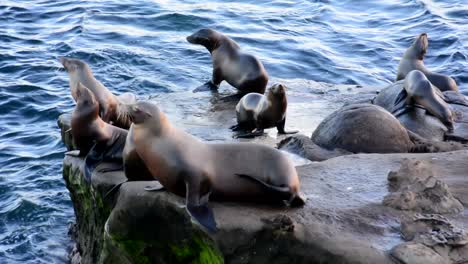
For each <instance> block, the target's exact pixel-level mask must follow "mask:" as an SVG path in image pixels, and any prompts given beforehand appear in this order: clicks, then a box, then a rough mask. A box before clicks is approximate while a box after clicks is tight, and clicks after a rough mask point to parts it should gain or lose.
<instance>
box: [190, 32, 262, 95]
mask: <svg viewBox="0 0 468 264" xmlns="http://www.w3.org/2000/svg"><path fill="white" fill-rule="evenodd" d="M187 41H188V42H190V43H192V44H200V45H202V46H204V47H205V48H206V49H208V51H209V52H210V53H211V59H212V62H213V75H212V78H211V81H209V82H208V83H206V84H205V85H204V86H202V87H199V88H197V89H195V90H194V92H197V91H202V90H206V89H207V88H211V89H218V87H219V85H220V84H221V82H222V81H223V80H225V81H227V82H228V83H229V84H230V85H232V86H234V87H235V88H237V89H238V90H239V92H240V93H251V92H254V93H260V94H263V93H264V92H265V88H266V85H267V83H268V74H267V72H266V70H265V68H264V67H263V64H262V63H261V62H260V61H259V60H258V59H257V58H256V57H255V56H253V55H250V54H247V53H244V52H242V51H241V50H240V47H239V45H238V44H237V43H236V42H235V41H234V40H232V39H230V38H229V37H227V36H225V35H223V34H221V33H220V32H217V31H215V30H213V29H200V30H199V31H197V32H195V33H193V34H192V35H190V36H188V37H187Z"/></svg>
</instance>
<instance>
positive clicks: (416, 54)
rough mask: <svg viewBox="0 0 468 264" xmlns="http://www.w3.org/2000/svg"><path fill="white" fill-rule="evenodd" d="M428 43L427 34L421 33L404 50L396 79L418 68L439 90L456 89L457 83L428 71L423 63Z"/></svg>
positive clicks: (447, 77) (400, 78)
mask: <svg viewBox="0 0 468 264" xmlns="http://www.w3.org/2000/svg"><path fill="white" fill-rule="evenodd" d="M428 45H429V42H428V39H427V34H426V33H422V34H421V35H419V36H418V37H417V38H416V39H415V40H414V42H413V44H412V45H411V46H410V47H409V48H408V49H407V50H406V52H405V54H404V55H403V58H402V59H401V61H400V64H399V65H398V73H397V78H396V80H397V81H398V80H402V79H404V78H405V77H406V75H407V74H408V73H409V72H411V71H412V70H420V71H421V72H423V73H424V74H425V75H426V76H427V78H428V79H429V81H430V82H431V83H432V84H434V85H435V86H436V87H437V88H439V89H440V90H441V91H449V90H452V91H458V86H457V83H456V82H455V80H454V79H452V78H451V77H450V76H447V75H444V74H439V73H434V72H431V71H429V70H428V69H427V68H426V66H425V65H424V61H423V60H424V55H425V54H426V51H427V47H428Z"/></svg>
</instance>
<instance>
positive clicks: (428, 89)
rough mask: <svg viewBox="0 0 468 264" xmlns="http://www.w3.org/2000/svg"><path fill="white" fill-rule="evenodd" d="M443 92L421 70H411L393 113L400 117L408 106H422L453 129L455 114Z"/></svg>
mask: <svg viewBox="0 0 468 264" xmlns="http://www.w3.org/2000/svg"><path fill="white" fill-rule="evenodd" d="M442 96H443V95H442V94H441V93H440V91H438V90H437V89H436V88H435V87H434V86H433V85H432V84H431V82H430V81H429V80H428V78H427V77H426V76H425V75H424V73H422V72H421V71H419V70H413V71H411V72H409V73H408V74H407V75H406V77H405V82H404V89H402V91H401V92H400V94H399V95H398V97H397V98H396V101H395V107H394V109H393V112H392V113H393V114H394V115H395V116H396V117H398V116H399V115H401V114H403V113H405V112H406V111H407V109H408V106H410V107H411V106H417V105H419V106H422V107H423V108H424V109H426V110H427V111H428V112H429V113H430V114H432V115H434V116H435V117H437V118H438V119H439V120H440V121H441V122H442V123H443V124H444V125H445V126H447V128H448V129H449V130H453V122H454V121H453V114H452V111H451V110H450V107H449V105H448V104H447V103H446V102H445V101H444V100H443V99H442Z"/></svg>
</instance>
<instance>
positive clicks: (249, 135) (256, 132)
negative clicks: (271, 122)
mask: <svg viewBox="0 0 468 264" xmlns="http://www.w3.org/2000/svg"><path fill="white" fill-rule="evenodd" d="M263 134H265V133H264V132H263V129H255V130H254V131H252V132H249V133H245V134H239V135H235V136H234V138H254V137H258V136H263Z"/></svg>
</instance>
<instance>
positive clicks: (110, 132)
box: [71, 82, 127, 181]
mask: <svg viewBox="0 0 468 264" xmlns="http://www.w3.org/2000/svg"><path fill="white" fill-rule="evenodd" d="M74 92H75V97H76V100H77V101H76V106H75V109H74V111H73V113H72V118H71V133H72V136H73V141H74V143H75V145H76V146H77V149H78V150H79V154H78V155H79V156H86V157H85V168H84V175H85V178H86V179H87V180H88V181H90V180H91V174H92V171H93V170H94V169H95V168H96V166H97V165H98V164H99V163H101V162H105V161H106V162H117V163H118V164H121V163H122V151H123V149H124V146H125V140H126V138H127V130H125V129H122V128H119V127H116V126H113V125H110V124H107V123H106V122H104V121H103V120H102V119H101V118H100V117H99V103H98V101H97V100H96V98H95V96H94V93H93V92H91V91H90V90H89V89H88V88H86V87H85V86H83V85H82V84H81V83H80V82H78V83H77V85H76V87H75V91H74Z"/></svg>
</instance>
